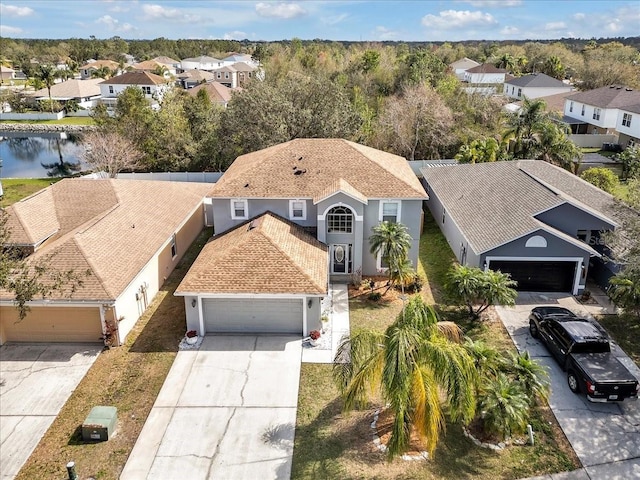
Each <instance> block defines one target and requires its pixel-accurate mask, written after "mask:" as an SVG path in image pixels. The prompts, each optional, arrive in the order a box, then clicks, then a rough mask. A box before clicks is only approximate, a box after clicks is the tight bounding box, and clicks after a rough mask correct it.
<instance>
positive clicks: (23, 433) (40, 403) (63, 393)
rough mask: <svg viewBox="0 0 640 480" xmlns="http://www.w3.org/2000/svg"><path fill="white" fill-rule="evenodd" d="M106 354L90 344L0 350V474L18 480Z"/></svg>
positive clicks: (9, 345)
mask: <svg viewBox="0 0 640 480" xmlns="http://www.w3.org/2000/svg"><path fill="white" fill-rule="evenodd" d="M101 350H102V347H101V346H100V345H96V344H92V345H86V344H60V343H52V344H41V343H34V344H7V345H3V346H1V347H0V466H1V468H0V471H1V477H0V478H1V479H2V480H9V479H12V478H14V477H15V476H16V475H17V473H18V471H19V470H20V468H21V467H22V465H23V464H24V462H26V460H27V459H28V458H29V455H31V452H33V449H34V448H36V446H37V445H38V443H39V442H40V439H41V438H42V436H43V435H44V433H45V432H46V431H47V429H48V428H49V426H50V425H51V423H53V420H54V419H55V418H56V416H57V415H58V412H60V409H61V408H62V406H63V405H64V404H65V403H66V401H67V399H68V398H69V396H70V395H71V393H72V392H73V391H74V390H75V388H76V386H77V385H78V383H80V380H82V378H83V377H84V376H85V374H86V373H87V370H89V368H90V367H91V365H92V364H93V362H94V361H95V359H96V358H97V356H98V353H100V351H101Z"/></svg>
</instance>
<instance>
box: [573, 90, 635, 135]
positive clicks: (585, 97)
mask: <svg viewBox="0 0 640 480" xmlns="http://www.w3.org/2000/svg"><path fill="white" fill-rule="evenodd" d="M635 105H640V91H638V90H633V89H632V88H628V87H625V86H623V85H608V86H605V87H600V88H596V89H594V90H588V91H586V92H579V93H575V94H573V95H569V96H568V97H567V98H566V99H565V103H564V116H565V118H564V121H565V123H567V124H569V125H570V126H571V132H572V133H578V134H585V133H590V134H618V133H620V132H619V131H618V130H617V126H618V125H620V126H622V121H623V119H624V118H625V116H624V113H627V117H626V118H627V119H628V118H629V114H630V115H631V116H632V117H633V114H634V112H633V109H634V108H635V107H634V106H635ZM628 108H631V110H625V111H624V112H623V109H628ZM625 123H626V122H625ZM632 125H633V122H632ZM629 133H630V132H629V131H627V130H625V134H627V135H628V134H629Z"/></svg>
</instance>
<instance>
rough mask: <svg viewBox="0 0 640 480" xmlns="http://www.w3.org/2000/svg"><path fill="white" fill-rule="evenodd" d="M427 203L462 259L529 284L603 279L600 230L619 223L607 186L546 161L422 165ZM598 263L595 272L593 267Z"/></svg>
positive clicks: (563, 287)
mask: <svg viewBox="0 0 640 480" xmlns="http://www.w3.org/2000/svg"><path fill="white" fill-rule="evenodd" d="M421 172H422V175H423V184H424V185H425V188H426V191H427V193H428V194H429V200H427V202H426V203H427V206H428V208H429V210H430V211H431V213H432V215H433V217H434V219H435V220H436V222H437V223H438V226H439V227H440V229H441V230H442V232H443V234H444V236H445V237H446V239H447V242H448V243H449V246H450V247H451V249H452V250H453V252H454V253H455V255H456V258H457V259H458V261H459V262H460V263H461V264H462V265H469V266H471V267H479V268H484V269H492V270H500V271H502V272H504V273H509V274H511V277H512V278H513V279H514V280H516V281H517V282H518V289H520V290H524V291H559V292H570V293H573V294H577V293H579V292H581V291H582V290H584V288H585V285H586V280H587V276H590V277H591V278H594V279H596V280H598V281H600V282H602V283H604V284H606V280H608V278H609V277H610V276H611V274H612V272H611V271H607V269H610V268H612V266H611V264H610V263H609V264H605V263H604V262H603V261H602V260H601V256H602V253H603V251H604V246H603V242H602V239H601V236H600V232H602V231H611V230H614V229H615V228H616V227H617V226H618V222H616V219H615V217H616V214H615V209H614V208H613V205H614V200H613V197H612V196H611V195H609V194H608V193H606V192H604V191H602V190H600V189H598V188H596V187H595V186H593V185H591V184H590V183H588V182H586V181H584V180H582V179H580V178H579V177H577V176H575V175H573V174H571V173H570V172H567V171H566V170H563V169H561V168H559V167H557V166H555V165H551V164H550V163H547V162H544V161H541V160H518V161H515V160H514V161H506V162H493V163H479V164H456V165H444V166H443V165H437V166H436V165H432V166H429V167H425V168H422V169H421ZM591 270H593V271H591Z"/></svg>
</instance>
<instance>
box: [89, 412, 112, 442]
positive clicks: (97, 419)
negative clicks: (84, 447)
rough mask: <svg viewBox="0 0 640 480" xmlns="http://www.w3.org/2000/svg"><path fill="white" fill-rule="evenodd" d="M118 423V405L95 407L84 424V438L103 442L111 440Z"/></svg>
mask: <svg viewBox="0 0 640 480" xmlns="http://www.w3.org/2000/svg"><path fill="white" fill-rule="evenodd" d="M116 423H118V409H117V408H116V407H93V408H92V409H91V412H89V416H88V417H87V418H86V419H85V421H84V423H83V424H82V440H84V441H85V442H103V441H105V440H109V438H110V437H111V436H112V435H113V432H114V431H115V429H116Z"/></svg>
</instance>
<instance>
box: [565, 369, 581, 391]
mask: <svg viewBox="0 0 640 480" xmlns="http://www.w3.org/2000/svg"><path fill="white" fill-rule="evenodd" d="M567 383H568V384H569V389H570V390H571V391H572V392H573V393H580V386H579V385H578V377H577V376H576V374H575V373H573V372H569V373H567Z"/></svg>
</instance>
